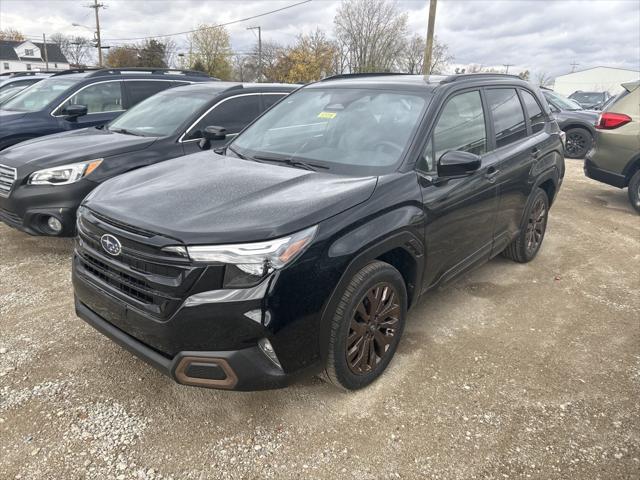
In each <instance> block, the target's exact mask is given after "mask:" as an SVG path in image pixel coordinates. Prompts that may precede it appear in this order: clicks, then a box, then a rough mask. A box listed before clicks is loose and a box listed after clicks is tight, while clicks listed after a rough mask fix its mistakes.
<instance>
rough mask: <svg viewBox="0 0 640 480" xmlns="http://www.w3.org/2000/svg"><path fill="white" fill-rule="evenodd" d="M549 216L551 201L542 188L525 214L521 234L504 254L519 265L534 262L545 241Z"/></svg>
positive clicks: (534, 196)
mask: <svg viewBox="0 0 640 480" xmlns="http://www.w3.org/2000/svg"><path fill="white" fill-rule="evenodd" d="M548 214H549V199H548V197H547V194H546V192H545V191H544V190H542V189H541V188H537V189H536V191H535V192H534V193H533V198H532V200H531V203H529V207H528V208H527V209H526V211H525V213H524V217H523V220H522V225H521V226H520V233H519V234H518V236H517V237H516V238H515V239H514V240H513V241H512V242H511V243H510V244H509V246H507V248H505V249H504V251H503V252H502V254H503V255H504V256H505V257H507V258H510V259H511V260H513V261H516V262H518V263H527V262H530V261H531V260H533V259H534V257H535V256H536V255H537V254H538V250H540V246H541V245H542V241H543V240H544V234H545V232H546V230H547V217H548Z"/></svg>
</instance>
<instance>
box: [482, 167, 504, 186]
mask: <svg viewBox="0 0 640 480" xmlns="http://www.w3.org/2000/svg"><path fill="white" fill-rule="evenodd" d="M498 173H500V170H498V169H497V168H495V167H489V168H487V173H485V174H484V177H485V178H486V179H487V180H489V182H491V183H493V182H495V181H496V176H497V175H498Z"/></svg>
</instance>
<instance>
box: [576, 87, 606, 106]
mask: <svg viewBox="0 0 640 480" xmlns="http://www.w3.org/2000/svg"><path fill="white" fill-rule="evenodd" d="M610 97H611V95H609V92H583V91H582V90H578V91H577V92H573V93H572V94H571V95H569V98H570V99H572V100H575V101H576V102H578V103H579V104H580V105H581V106H582V108H585V109H587V110H600V109H601V108H602V106H603V105H604V104H605V103H606V101H607V100H609V98H610Z"/></svg>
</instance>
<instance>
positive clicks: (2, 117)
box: [0, 109, 29, 131]
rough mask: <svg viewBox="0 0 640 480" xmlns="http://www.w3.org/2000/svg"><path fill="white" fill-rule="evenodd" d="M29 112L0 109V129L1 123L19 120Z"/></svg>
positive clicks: (0, 127)
mask: <svg viewBox="0 0 640 480" xmlns="http://www.w3.org/2000/svg"><path fill="white" fill-rule="evenodd" d="M27 113H29V112H18V111H16V110H2V109H0V131H1V130H2V124H3V123H5V122H12V121H14V120H19V119H21V118H22V117H24V116H25V115H26V114H27Z"/></svg>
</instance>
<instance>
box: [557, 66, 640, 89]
mask: <svg viewBox="0 0 640 480" xmlns="http://www.w3.org/2000/svg"><path fill="white" fill-rule="evenodd" d="M639 78H640V71H638V70H628V69H625V68H613V67H593V68H587V69H585V70H580V71H577V72H572V73H567V74H566V75H560V76H559V77H556V80H555V84H554V86H553V89H554V90H555V91H556V92H559V93H562V94H563V95H571V94H572V93H573V92H575V91H577V90H582V91H583V92H609V93H610V94H611V95H615V94H617V93H619V92H621V91H622V87H621V86H620V84H621V83H625V82H629V81H633V80H638V79H639Z"/></svg>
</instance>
